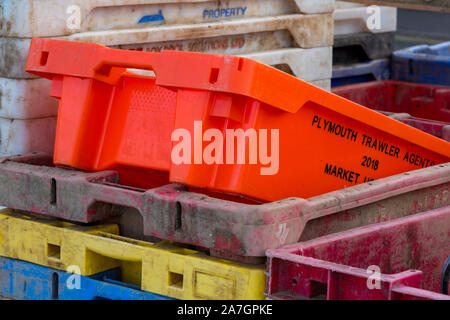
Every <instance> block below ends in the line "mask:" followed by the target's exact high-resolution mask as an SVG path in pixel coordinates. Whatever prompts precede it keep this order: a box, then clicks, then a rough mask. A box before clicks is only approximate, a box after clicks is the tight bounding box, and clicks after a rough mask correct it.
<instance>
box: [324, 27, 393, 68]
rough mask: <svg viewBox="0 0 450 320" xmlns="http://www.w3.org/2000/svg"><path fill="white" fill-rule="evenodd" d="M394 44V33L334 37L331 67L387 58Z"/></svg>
mask: <svg viewBox="0 0 450 320" xmlns="http://www.w3.org/2000/svg"><path fill="white" fill-rule="evenodd" d="M394 43H395V32H385V33H368V32H366V33H355V34H349V35H340V36H335V37H334V44H333V65H337V64H349V63H357V62H367V61H369V60H376V59H386V58H389V57H390V55H391V54H392V52H393V51H394Z"/></svg>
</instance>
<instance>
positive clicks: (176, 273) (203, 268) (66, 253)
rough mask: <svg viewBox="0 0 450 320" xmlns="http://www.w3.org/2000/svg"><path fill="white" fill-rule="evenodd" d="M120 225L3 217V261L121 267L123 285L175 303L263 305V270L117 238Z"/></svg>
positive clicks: (91, 269) (93, 269) (90, 269)
mask: <svg viewBox="0 0 450 320" xmlns="http://www.w3.org/2000/svg"><path fill="white" fill-rule="evenodd" d="M118 233H119V229H118V226H117V225H113V224H110V225H99V226H90V227H85V226H79V225H75V224H71V223H66V222H61V221H57V220H50V221H48V220H41V219H37V218H34V217H28V216H25V215H22V214H19V213H16V212H13V211H11V210H9V209H5V210H1V211H0V255H2V256H5V257H9V258H15V259H21V260H25V261H29V262H33V263H37V264H40V265H44V266H48V267H52V268H55V269H59V270H67V268H68V267H69V266H77V267H79V268H80V270H81V271H80V272H81V274H82V275H92V274H95V273H99V272H102V271H105V270H108V269H112V268H116V267H120V268H121V270H122V281H123V282H126V283H129V284H133V285H137V286H140V287H141V289H142V290H145V291H151V292H154V293H158V294H161V295H165V296H169V297H172V298H176V299H224V300H231V299H264V289H265V281H266V278H265V275H264V265H258V266H255V265H247V264H242V263H236V262H232V261H228V260H224V259H218V258H213V257H209V256H207V255H205V254H203V253H201V252H198V251H195V250H190V249H187V248H184V247H182V246H180V245H176V244H174V243H171V242H168V241H164V242H161V243H157V244H153V243H149V242H144V241H137V240H133V239H129V238H125V237H121V236H120V235H118Z"/></svg>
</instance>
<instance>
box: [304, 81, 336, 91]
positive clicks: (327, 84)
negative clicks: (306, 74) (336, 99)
mask: <svg viewBox="0 0 450 320" xmlns="http://www.w3.org/2000/svg"><path fill="white" fill-rule="evenodd" d="M309 83H311V84H312V85H314V86H316V87H319V88H321V89H323V90H327V91H331V79H324V80H315V81H309Z"/></svg>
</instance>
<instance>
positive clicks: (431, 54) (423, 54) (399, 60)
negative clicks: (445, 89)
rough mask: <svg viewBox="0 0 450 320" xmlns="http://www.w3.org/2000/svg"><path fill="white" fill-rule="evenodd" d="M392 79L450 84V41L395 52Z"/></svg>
mask: <svg viewBox="0 0 450 320" xmlns="http://www.w3.org/2000/svg"><path fill="white" fill-rule="evenodd" d="M392 79H394V80H400V81H408V82H416V83H428V84H435V85H443V86H450V41H449V42H444V43H440V44H437V45H434V46H427V45H420V46H414V47H410V48H407V49H403V50H399V51H396V52H394V53H393V56H392Z"/></svg>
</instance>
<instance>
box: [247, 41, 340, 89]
mask: <svg viewBox="0 0 450 320" xmlns="http://www.w3.org/2000/svg"><path fill="white" fill-rule="evenodd" d="M242 56H244V57H246V58H250V59H253V60H256V61H259V62H262V63H265V64H268V65H271V66H275V67H278V68H279V69H281V70H283V71H286V69H287V70H289V71H290V72H289V73H291V74H292V75H294V76H296V77H297V78H299V79H302V80H305V81H308V82H312V81H316V80H322V79H330V78H331V75H332V47H322V48H312V49H299V48H295V49H280V50H272V51H265V52H259V53H251V54H245V55H242ZM285 68H286V69H285Z"/></svg>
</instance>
